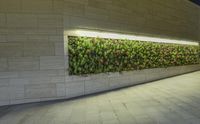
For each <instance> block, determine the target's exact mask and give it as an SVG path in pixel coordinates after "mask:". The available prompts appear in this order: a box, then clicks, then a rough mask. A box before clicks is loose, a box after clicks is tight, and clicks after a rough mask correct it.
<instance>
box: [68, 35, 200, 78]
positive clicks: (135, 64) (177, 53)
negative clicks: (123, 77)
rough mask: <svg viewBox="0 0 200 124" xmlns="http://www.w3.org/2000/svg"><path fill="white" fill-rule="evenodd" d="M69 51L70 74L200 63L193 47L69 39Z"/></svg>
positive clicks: (81, 38)
mask: <svg viewBox="0 0 200 124" xmlns="http://www.w3.org/2000/svg"><path fill="white" fill-rule="evenodd" d="M68 50H69V74H70V75H84V74H97V73H105V72H121V71H131V70H141V69H149V68H166V67H171V66H183V65H194V64H200V47H199V46H194V45H180V44H170V43H156V42H146V41H134V40H120V39H106V38H91V37H78V36H69V37H68Z"/></svg>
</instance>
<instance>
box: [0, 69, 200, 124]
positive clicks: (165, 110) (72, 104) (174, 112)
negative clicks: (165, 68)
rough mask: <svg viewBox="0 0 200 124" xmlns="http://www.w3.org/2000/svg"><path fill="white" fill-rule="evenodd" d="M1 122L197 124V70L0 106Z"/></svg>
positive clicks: (199, 98)
mask: <svg viewBox="0 0 200 124" xmlns="http://www.w3.org/2000/svg"><path fill="white" fill-rule="evenodd" d="M0 124H200V72H195V73H190V74H186V75H182V76H177V77H172V78H168V79H164V80H160V81H155V82H152V83H148V84H144V85H139V86H134V87H130V88H125V89H121V90H116V91H112V92H107V93H102V94H97V95H93V96H87V97H82V98H77V99H73V100H66V101H56V102H45V103H34V104H25V105H16V106H11V107H0Z"/></svg>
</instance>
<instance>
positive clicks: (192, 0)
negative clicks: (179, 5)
mask: <svg viewBox="0 0 200 124" xmlns="http://www.w3.org/2000/svg"><path fill="white" fill-rule="evenodd" d="M189 1H191V2H193V3H195V4H197V5H198V6H200V0H189Z"/></svg>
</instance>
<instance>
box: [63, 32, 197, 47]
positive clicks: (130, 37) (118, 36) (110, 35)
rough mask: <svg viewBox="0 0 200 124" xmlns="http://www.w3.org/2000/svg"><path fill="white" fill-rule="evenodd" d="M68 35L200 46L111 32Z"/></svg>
mask: <svg viewBox="0 0 200 124" xmlns="http://www.w3.org/2000/svg"><path fill="white" fill-rule="evenodd" d="M67 35H68V36H85V37H99V38H110V39H127V40H139V41H151V42H162V43H176V44H187V45H199V43H198V42H194V41H183V40H174V39H166V38H156V37H149V36H136V35H126V34H119V33H109V32H100V31H90V30H71V31H68V32H67Z"/></svg>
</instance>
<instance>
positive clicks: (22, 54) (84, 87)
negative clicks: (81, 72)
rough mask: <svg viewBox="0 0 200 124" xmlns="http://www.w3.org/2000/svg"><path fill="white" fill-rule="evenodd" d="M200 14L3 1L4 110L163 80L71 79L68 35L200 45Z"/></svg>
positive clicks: (153, 0)
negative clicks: (99, 33)
mask: <svg viewBox="0 0 200 124" xmlns="http://www.w3.org/2000/svg"><path fill="white" fill-rule="evenodd" d="M199 15H200V10H199V8H198V7H197V6H194V5H193V4H191V3H189V2H188V1H187V0H162V1H160V0H0V106H1V105H10V104H18V103H27V102H36V101H45V100H52V99H63V98H70V97H74V96H79V95H84V94H90V93H94V92H98V91H104V90H109V89H113V88H117V87H121V86H127V85H132V84H134V82H135V83H136V82H137V83H140V82H144V81H148V80H147V79H149V80H150V79H158V78H160V77H161V75H160V77H158V75H157V74H158V73H152V74H154V75H152V76H151V77H147V76H148V75H146V73H145V72H143V71H139V72H135V71H134V72H129V73H124V74H122V75H121V74H118V73H115V74H109V75H106V74H100V75H96V76H90V77H76V76H68V75H67V74H68V72H67V64H66V63H67V55H65V52H64V35H66V34H64V32H65V31H66V30H69V29H77V28H85V29H95V30H106V31H115V32H127V33H139V34H148V35H156V36H164V37H171V38H173V37H174V38H178V39H190V40H200V37H199V34H198V28H199V27H198V26H199V23H200V21H199V17H200V16H199ZM198 67H199V65H197V66H195V67H194V66H187V69H184V67H179V68H178V69H182V71H180V70H179V72H176V71H177V69H176V67H175V68H172V69H171V71H167V72H166V73H164V74H163V76H162V77H166V76H172V75H174V74H180V72H181V73H182V72H186V71H187V72H188V71H193V70H196V69H197V68H198ZM158 70H159V69H158ZM164 70H165V71H166V69H164ZM151 71H152V70H151ZM154 71H155V70H154ZM159 72H163V70H162V69H161V70H160V71H159ZM130 75H131V76H130ZM133 75H134V76H133ZM134 77H135V78H134ZM136 77H137V78H136ZM155 77H156V78H155ZM101 78H104V79H101Z"/></svg>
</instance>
